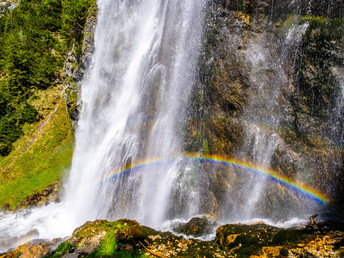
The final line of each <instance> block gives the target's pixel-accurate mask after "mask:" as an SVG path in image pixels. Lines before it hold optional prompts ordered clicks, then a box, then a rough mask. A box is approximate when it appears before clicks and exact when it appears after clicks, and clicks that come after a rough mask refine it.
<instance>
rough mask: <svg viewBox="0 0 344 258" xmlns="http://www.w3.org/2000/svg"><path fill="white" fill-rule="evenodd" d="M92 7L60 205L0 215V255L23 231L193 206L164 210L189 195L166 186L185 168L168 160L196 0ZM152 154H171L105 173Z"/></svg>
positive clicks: (162, 216) (51, 233)
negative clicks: (89, 50) (90, 46)
mask: <svg viewBox="0 0 344 258" xmlns="http://www.w3.org/2000/svg"><path fill="white" fill-rule="evenodd" d="M98 5H99V15H98V26H97V29H96V34H95V53H94V56H93V59H92V64H91V67H90V69H89V73H88V75H87V76H86V79H85V80H84V82H83V85H82V89H81V103H82V110H81V114H80V118H79V124H78V130H77V135H76V148H75V153H74V157H73V163H72V168H71V171H70V176H69V178H68V180H67V182H66V185H65V193H64V198H63V201H62V203H61V204H52V205H48V206H46V207H44V208H41V209H36V210H32V211H31V212H25V211H24V212H23V214H21V213H18V214H12V215H8V216H6V217H5V218H2V220H1V223H0V232H1V233H0V246H1V248H0V252H1V251H5V250H6V249H7V248H9V247H11V246H14V245H16V244H19V243H20V242H23V241H24V240H27V239H28V238H31V237H32V236H34V237H38V236H39V237H40V238H46V237H47V238H52V237H56V236H64V235H68V234H70V233H71V231H72V230H73V229H74V228H75V227H76V226H79V225H80V224H82V223H84V222H85V221H87V220H94V219H98V218H107V219H115V218H123V217H126V218H131V219H137V220H138V221H140V222H141V223H145V224H146V225H150V226H155V227H159V226H161V225H162V223H163V222H164V221H166V220H168V219H170V218H171V217H173V218H181V217H184V216H186V217H190V216H193V215H196V214H197V212H198V210H197V209H196V208H197V207H196V208H195V209H193V208H192V205H190V206H189V207H187V208H182V207H181V206H179V207H176V206H177V204H174V205H173V208H176V209H177V210H179V211H178V212H175V213H174V214H172V213H170V209H171V202H170V201H169V199H170V198H172V195H178V198H181V199H186V198H189V196H188V195H189V191H183V186H181V188H180V189H179V190H176V189H175V185H176V184H178V181H179V180H182V179H181V178H182V177H184V173H186V171H187V169H188V168H187V166H186V167H185V166H181V162H180V161H181V160H180V159H178V156H180V155H181V156H182V149H181V144H180V139H181V137H182V135H181V133H182V128H183V123H184V113H185V109H186V105H187V103H188V99H189V94H190V91H191V89H192V87H193V84H194V78H195V75H196V71H197V69H196V68H197V62H198V55H199V51H200V47H201V39H202V31H203V22H204V16H205V7H206V0H204V1H199V0H197V1H196V0H194V1H193V0H192V1H190V0H185V1H158V0H145V1H129V0H128V1H124V0H122V1H120V0H119V1H111V0H103V1H99V3H98ZM152 157H155V158H158V159H159V160H165V159H170V158H171V157H172V158H174V159H173V161H172V162H169V163H166V162H163V164H162V166H161V165H160V166H159V165H155V166H151V167H149V168H142V169H136V170H135V171H128V172H127V173H125V174H119V175H118V176H117V178H115V179H111V176H112V174H113V173H115V171H120V170H123V169H124V168H125V167H128V166H129V167H130V166H132V165H134V164H136V163H139V162H140V161H143V160H146V159H149V158H152ZM106 178H107V179H106ZM174 198H177V197H176V196H174ZM196 206H197V205H196ZM23 236H25V237H23ZM16 241H17V242H16Z"/></svg>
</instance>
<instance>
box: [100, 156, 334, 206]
mask: <svg viewBox="0 0 344 258" xmlns="http://www.w3.org/2000/svg"><path fill="white" fill-rule="evenodd" d="M178 160H184V161H193V162H195V161H196V162H209V163H216V164H223V165H225V166H232V167H239V168H241V169H244V170H246V171H249V172H252V173H255V174H257V175H261V176H265V177H267V178H268V179H270V180H272V181H274V182H277V183H278V184H281V185H283V186H286V187H288V188H290V189H292V190H295V191H297V192H300V193H302V194H304V195H305V196H307V197H309V198H311V199H313V200H315V201H316V202H318V203H320V204H323V205H327V204H329V199H328V198H327V196H326V195H325V194H323V193H321V192H320V191H318V190H316V189H314V188H312V187H310V186H307V185H306V184H304V183H301V182H298V181H295V180H292V179H291V178H288V177H286V176H284V175H281V174H279V173H277V172H275V171H273V170H271V169H267V168H263V167H260V166H257V165H255V164H252V163H248V162H243V161H240V160H236V159H231V158H225V157H222V156H219V155H204V154H199V153H186V154H184V156H182V157H171V158H165V159H161V158H151V159H145V160H141V161H138V162H136V163H134V164H131V165H127V166H126V167H124V168H122V169H117V170H114V171H112V172H110V173H107V175H106V176H105V177H103V179H102V181H101V182H102V183H104V182H105V181H108V180H112V179H114V178H115V177H118V176H120V175H122V174H125V173H127V172H129V171H135V170H139V169H140V168H144V167H148V166H154V165H160V164H166V163H170V162H176V161H178Z"/></svg>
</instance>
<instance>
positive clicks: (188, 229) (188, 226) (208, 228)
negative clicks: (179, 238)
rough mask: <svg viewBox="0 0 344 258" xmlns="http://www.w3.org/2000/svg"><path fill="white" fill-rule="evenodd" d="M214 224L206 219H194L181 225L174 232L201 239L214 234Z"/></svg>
mask: <svg viewBox="0 0 344 258" xmlns="http://www.w3.org/2000/svg"><path fill="white" fill-rule="evenodd" d="M214 226H215V225H214V223H212V222H210V221H209V220H208V219H206V218H198V217H196V218H192V219H190V220H189V222H187V223H179V225H178V226H175V227H174V228H173V231H175V232H177V233H180V234H184V235H187V236H193V237H200V236H204V235H207V234H210V233H211V232H212V229H213V228H214Z"/></svg>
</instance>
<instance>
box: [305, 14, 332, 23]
mask: <svg viewBox="0 0 344 258" xmlns="http://www.w3.org/2000/svg"><path fill="white" fill-rule="evenodd" d="M327 19H328V18H325V17H323V16H312V15H306V16H304V17H303V18H302V21H309V22H317V23H325V22H326V20H327Z"/></svg>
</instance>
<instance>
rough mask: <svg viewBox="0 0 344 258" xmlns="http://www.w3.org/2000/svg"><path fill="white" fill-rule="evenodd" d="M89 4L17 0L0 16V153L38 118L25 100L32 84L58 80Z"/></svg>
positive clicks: (78, 38)
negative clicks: (13, 5) (14, 5)
mask: <svg viewBox="0 0 344 258" xmlns="http://www.w3.org/2000/svg"><path fill="white" fill-rule="evenodd" d="M91 5H95V1H86V0H79V1H71V0H46V1H38V0H34V1H29V0H22V1H21V2H20V4H19V5H18V7H16V8H14V9H13V10H9V9H8V10H7V11H6V12H5V13H4V14H3V15H2V16H1V17H0V48H1V52H0V70H1V74H0V155H2V156H5V155H8V154H9V153H10V152H11V150H12V143H13V142H14V141H16V140H17V139H18V138H19V137H20V136H21V135H22V133H23V131H22V128H23V126H24V124H25V123H33V122H35V121H38V120H39V119H40V118H41V116H40V115H39V113H38V112H37V110H36V109H35V108H34V107H33V106H32V105H31V104H30V103H29V101H28V100H29V98H30V96H32V95H33V91H34V90H35V89H39V90H44V89H47V88H49V87H51V86H52V85H55V84H57V83H58V82H59V79H60V73H61V70H62V67H63V57H64V55H65V54H66V50H67V49H68V48H69V47H71V46H72V45H73V44H75V45H77V46H79V45H80V43H81V39H82V36H83V35H82V30H83V27H84V25H85V22H86V17H87V10H89V9H90V6H91ZM78 49H80V48H78Z"/></svg>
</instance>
